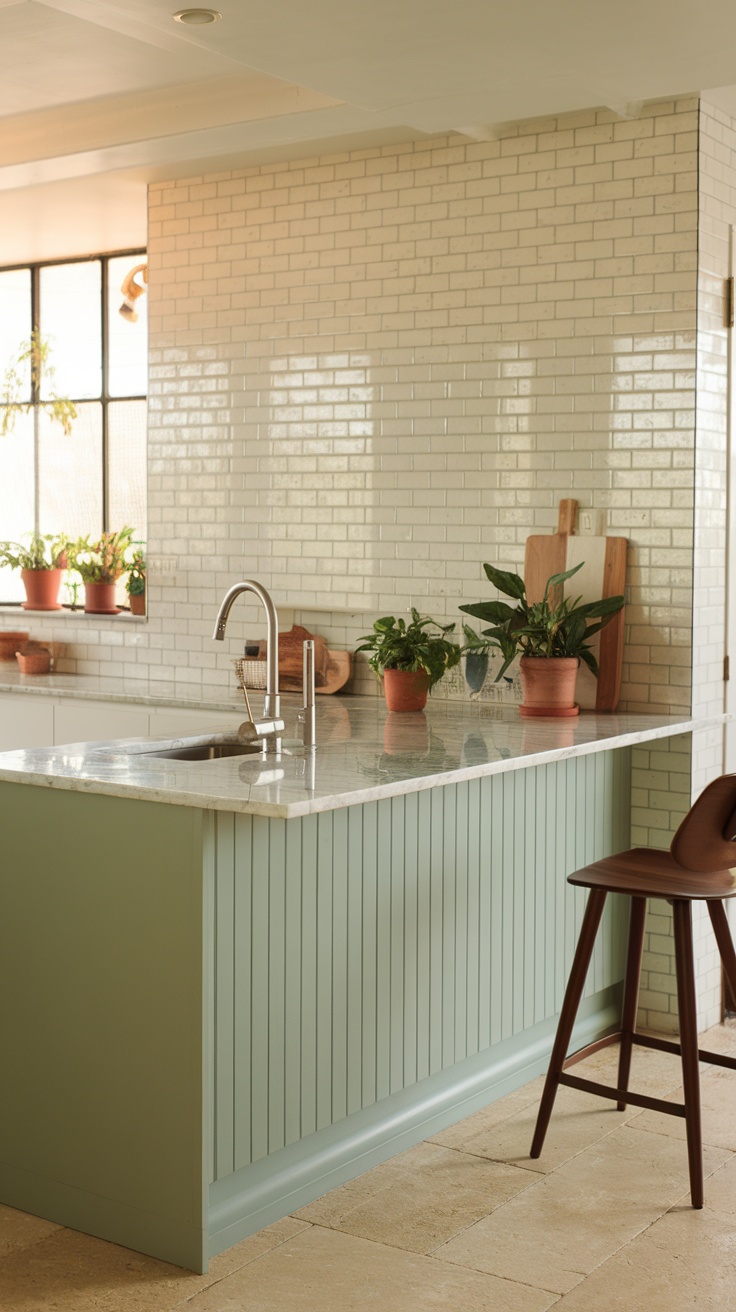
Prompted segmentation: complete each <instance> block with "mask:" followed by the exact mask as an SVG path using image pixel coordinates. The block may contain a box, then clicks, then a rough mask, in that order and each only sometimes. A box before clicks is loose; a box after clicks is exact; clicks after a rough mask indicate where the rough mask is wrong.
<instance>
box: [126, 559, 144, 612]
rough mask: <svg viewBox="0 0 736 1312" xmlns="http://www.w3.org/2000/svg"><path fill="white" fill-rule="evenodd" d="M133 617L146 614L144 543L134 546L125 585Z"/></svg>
mask: <svg viewBox="0 0 736 1312" xmlns="http://www.w3.org/2000/svg"><path fill="white" fill-rule="evenodd" d="M125 590H126V592H127V594H128V605H129V606H130V613H131V615H145V613H146V555H145V551H144V549H143V543H141V542H137V543H135V544H134V549H133V555H132V557H131V559H130V561H129V563H128V579H127V582H126V584H125Z"/></svg>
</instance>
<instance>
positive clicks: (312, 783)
mask: <svg viewBox="0 0 736 1312" xmlns="http://www.w3.org/2000/svg"><path fill="white" fill-rule="evenodd" d="M289 718H290V717H289ZM725 719H726V717H725V716H723V715H721V716H714V717H711V718H708V719H699V720H694V719H692V718H690V717H687V718H680V717H678V716H661V715H651V716H648V715H642V714H619V713H614V714H607V715H596V714H595V713H588V714H585V713H583V714H582V715H581V716H580V717H579V719H576V720H567V721H559V720H556V721H551V720H522V719H521V717H520V716H519V713H518V709H517V708H516V707H508V708H506V707H504V708H499V707H493V708H489V707H488V706H487V705H484V704H483V703H478V702H461V703H458V702H444V703H435V704H434V705H431V706H430V707H429V709H428V711H427V713H426V715H422V714H420V715H419V716H416V715H411V716H400V717H398V719H397V718H396V717H394V718H393V719H392V720H391V719H389V717H388V716H387V713H386V710H385V707H384V705H383V703H382V701H380V700H379V699H378V698H370V697H352V698H342V699H340V700H339V701H338V699H337V698H330V699H324V700H323V702H322V703H321V704H320V705H319V706H318V714H317V742H318V746H317V749H316V752H315V753H314V754H313V755H312V754H305V753H304V752H303V750H301V749H300V748H299V746H298V744H297V743H296V740H295V739H294V738H293V737H291V736H290V737H288V738H285V740H284V746H285V748H286V750H285V751H284V752H283V753H282V754H281V755H280V756H275V755H270V756H268V757H266V758H263V757H261V756H260V755H259V756H253V755H251V756H243V757H234V758H227V759H223V760H218V761H206V762H187V761H176V760H171V759H170V758H157V757H155V756H152V755H151V753H152V752H153V751H154V750H166V749H170V748H172V747H176V746H180V745H182V743H183V742H184V739H183V738H176V739H174V738H168V739H153V738H150V739H130V740H121V741H117V742H109V743H76V744H67V745H65V746H61V747H55V748H32V749H28V750H25V751H15V752H5V753H2V754H0V781H4V782H9V783H24V784H29V785H33V786H39V787H47V788H58V789H62V790H68V791H75V792H90V793H101V794H104V795H106V796H113V797H122V798H126V797H127V798H131V799H139V800H144V801H152V802H162V803H166V804H170V805H176V806H194V807H197V808H199V809H201V810H216V811H230V812H232V811H235V812H242V813H248V814H252V815H260V816H268V817H272V818H278V819H292V818H295V817H299V816H306V815H312V814H316V813H319V812H323V811H330V810H335V809H338V808H341V807H346V806H351V805H353V804H356V803H365V802H374V801H380V800H382V799H384V798H390V797H396V796H400V795H401V794H406V793H414V792H420V791H423V790H424V789H429V788H436V787H443V786H445V785H447V784H453V783H459V782H461V781H463V780H470V779H478V778H482V777H483V776H486V775H491V774H498V773H502V772H504V771H510V770H519V769H525V768H527V767H528V766H536V765H543V764H548V763H550V762H552V761H560V760H566V759H568V758H569V757H573V756H585V755H589V754H591V753H594V752H600V751H610V750H614V749H615V748H618V747H626V746H632V745H635V744H637V743H644V742H651V741H655V740H657V739H662V738H667V737H671V736H673V735H676V734H680V733H689V732H693V731H698V730H704V729H711V728H716V727H718V726H721V725H722V724H723V723H724V722H725ZM236 727H237V726H236V725H235V724H234V725H233V731H235V729H236ZM294 732H295V730H294V725H293V722H291V723H290V722H289V720H288V719H287V734H289V735H293V734H294ZM200 736H201V735H200ZM387 748H388V749H389V750H387Z"/></svg>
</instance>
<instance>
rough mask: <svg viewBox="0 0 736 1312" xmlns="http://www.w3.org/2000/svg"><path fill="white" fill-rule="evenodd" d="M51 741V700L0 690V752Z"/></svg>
mask: <svg viewBox="0 0 736 1312" xmlns="http://www.w3.org/2000/svg"><path fill="white" fill-rule="evenodd" d="M53 741H54V703H53V700H52V698H51V697H33V696H31V695H29V694H28V693H23V694H22V695H20V696H19V695H18V694H16V693H0V751H2V752H12V751H15V750H16V749H18V748H23V747H49V746H51V745H52V743H53Z"/></svg>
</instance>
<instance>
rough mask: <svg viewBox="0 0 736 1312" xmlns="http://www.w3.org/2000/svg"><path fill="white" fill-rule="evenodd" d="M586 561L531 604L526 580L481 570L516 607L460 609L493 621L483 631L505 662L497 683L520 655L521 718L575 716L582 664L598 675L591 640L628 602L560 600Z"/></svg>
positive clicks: (494, 604) (555, 578)
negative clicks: (565, 585)
mask: <svg viewBox="0 0 736 1312" xmlns="http://www.w3.org/2000/svg"><path fill="white" fill-rule="evenodd" d="M583 564H584V562H583V561H581V563H580V564H579V565H575V567H574V568H573V569H568V570H565V571H564V572H563V573H561V574H553V575H552V576H551V577H550V578H549V579H548V580H547V586H546V587H545V589H544V596H543V598H542V600H541V601H537V602H533V603H530V602H529V601H528V600H527V596H526V587H525V584H524V580H523V579H522V578H520V576H519V575H518V574H511V573H507V572H506V571H505V570H501V569H495V568H494V566H493V565H484V566H483V568H484V570H485V572H486V575H487V577H488V579H489V580H490V582H491V583H493V584H494V586H495V587H496V588H498V591H499V592H502V593H504V595H505V596H507V597H511V598H512V599H513V600H514V601H515V602H516V605H515V606H509V604H508V603H507V602H505V601H481V602H476V603H474V604H473V605H470V606H461V607H460V610H462V611H465V613H466V614H468V615H473V616H475V618H476V619H480V620H487V621H490V622H491V624H492V625H493V627H492V628H490V629H484V630H483V636H484V637H485V639H486V640H487V642H488V646H489V647H497V648H498V649H499V650H500V652H501V655H502V656H503V664H502V665H501V668H500V669H499V671H498V674H497V675H496V682H498V680H499V679H500V678H501V677H502V676H503V675H504V674H505V673H506V670H507V669H508V668H509V665H510V664H511V662H512V660H513V659H514V657H515V656H516V655H517V654H519V655H520V656H521V661H520V663H519V665H520V672H521V686H522V690H523V693H524V701H523V704H522V706H521V707H520V711H521V714H522V715H523V716H532V715H557V716H567V715H577V714H578V711H579V707H578V706H577V705H576V704H575V680H576V678H577V672H578V668H579V666H580V662H581V661H584V662H585V664H586V665H587V666H588V668H589V669H590V670H592V672H593V674H595V675H596V677H597V675H598V663H597V661H596V659H595V656H594V655H593V652H592V651H591V650H590V639H591V638H592V637H593V635H594V634H596V633H597V632H598V631H599V629H602V628H603V625H604V624H607V623H608V621H609V620H610V619H611V617H612V616H613V615H615V614H616V612H617V611H619V610H620V609H621V607H622V606H623V604H624V599H623V597H606V598H603V599H602V600H600V601H589V602H585V603H583V602H581V599H580V597H578V598H577V599H576V600H574V601H572V600H570V598H569V597H563V596H562V585H563V584H564V583H565V582H566V581H567V580H568V579H570V578H572V576H573V574H577V572H578V570H579V569H582V566H583Z"/></svg>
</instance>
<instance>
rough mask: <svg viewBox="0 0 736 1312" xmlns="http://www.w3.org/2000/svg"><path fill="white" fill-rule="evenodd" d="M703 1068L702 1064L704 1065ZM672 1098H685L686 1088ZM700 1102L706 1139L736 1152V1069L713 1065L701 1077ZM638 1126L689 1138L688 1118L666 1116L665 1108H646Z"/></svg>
mask: <svg viewBox="0 0 736 1312" xmlns="http://www.w3.org/2000/svg"><path fill="white" fill-rule="evenodd" d="M701 1069H702V1068H701ZM667 1101H668V1102H679V1103H681V1102H683V1101H684V1099H683V1091H682V1089H681V1088H680V1089H678V1090H677V1091H676V1092H675V1093H674V1094H672V1095H671V1096H670V1097H668V1099H667ZM700 1106H701V1114H702V1121H703V1143H710V1144H714V1145H715V1146H717V1147H720V1148H730V1149H731V1150H732V1151H734V1152H736V1071H729V1070H725V1069H724V1068H723V1067H722V1066H709V1067H707V1068H706V1069H705V1070H703V1071H702V1074H701V1077H700ZM636 1126H637V1129H642V1130H649V1131H651V1132H653V1133H654V1134H667V1135H670V1136H671V1137H672V1138H673V1139H680V1140H683V1141H684V1139H685V1121H684V1119H683V1118H682V1117H680V1116H666V1115H665V1114H664V1113H663V1112H650V1111H643V1112H641V1113H640V1114H639V1116H637V1118H636Z"/></svg>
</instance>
